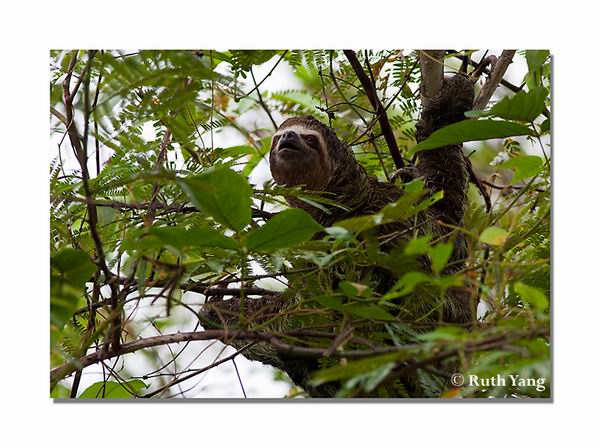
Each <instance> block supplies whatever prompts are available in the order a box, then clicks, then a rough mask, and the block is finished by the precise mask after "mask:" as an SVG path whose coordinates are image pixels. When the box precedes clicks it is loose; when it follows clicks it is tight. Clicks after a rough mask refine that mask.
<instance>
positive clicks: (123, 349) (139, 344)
mask: <svg viewBox="0 0 600 448" xmlns="http://www.w3.org/2000/svg"><path fill="white" fill-rule="evenodd" d="M548 335H549V330H548V329H547V328H545V327H543V328H538V329H534V330H531V331H526V332H515V333H509V334H503V335H495V336H492V337H490V338H487V339H484V340H482V341H478V342H469V343H466V344H465V346H464V347H461V348H455V349H451V350H448V351H445V352H442V353H440V354H439V355H436V356H434V357H432V358H428V359H427V360H425V361H418V362H415V363H413V364H411V365H417V367H415V368H418V367H420V366H421V365H425V364H430V363H433V362H435V361H437V360H439V359H444V358H447V357H450V356H454V355H457V354H458V353H459V352H461V351H463V352H474V351H480V350H490V349H491V348H494V347H496V346H498V344H501V343H502V342H504V343H506V342H508V341H510V342H514V341H517V340H520V339H525V338H530V337H536V336H548ZM282 336H285V334H283V335H282ZM212 339H217V340H220V341H222V342H225V343H227V341H230V340H232V339H235V340H248V341H261V342H267V343H268V344H270V345H271V346H273V348H275V349H276V350H277V351H278V352H280V353H282V354H287V355H292V356H303V357H317V358H319V357H323V356H325V354H326V353H327V351H328V348H327V347H324V348H318V347H301V346H297V345H291V344H287V343H285V342H283V341H281V339H279V338H278V337H276V336H274V335H271V334H268V333H264V332H258V331H235V332H232V331H228V330H227V329H224V330H204V331H192V332H186V333H172V334H166V335H160V336H153V337H149V338H143V339H138V340H137V341H133V342H128V343H125V344H122V345H121V346H120V347H119V348H118V349H117V350H114V351H112V352H108V351H106V350H98V351H96V352H94V353H91V354H89V355H87V356H84V357H82V358H79V359H78V360H73V361H72V362H70V363H67V364H63V365H61V366H59V367H56V368H54V369H52V370H51V371H50V383H51V388H52V387H54V385H55V384H56V383H58V381H60V380H62V379H63V378H65V377H67V376H68V375H70V374H71V373H73V372H74V371H76V370H78V369H83V368H85V367H88V366H90V365H92V364H96V363H98V362H101V361H104V360H106V359H110V358H113V357H115V356H121V355H125V354H127V353H133V352H135V351H138V350H141V349H145V348H150V347H158V346H161V345H167V344H175V343H180V342H188V341H206V340H212ZM422 347H423V344H418V343H417V344H405V345H402V346H390V347H380V348H372V349H368V350H348V351H334V352H333V353H331V354H330V356H331V357H332V358H348V359H360V358H364V357H368V356H374V355H381V354H386V353H394V352H400V351H406V350H415V349H419V348H422Z"/></svg>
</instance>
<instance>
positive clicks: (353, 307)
mask: <svg viewBox="0 0 600 448" xmlns="http://www.w3.org/2000/svg"><path fill="white" fill-rule="evenodd" d="M344 311H346V312H347V313H348V314H352V315H353V316H356V317H366V318H367V319H373V320H385V321H391V320H395V319H396V318H395V317H394V316H392V315H391V314H390V313H388V312H387V311H386V310H384V309H383V308H381V307H379V306H377V305H367V304H363V303H353V304H350V305H344Z"/></svg>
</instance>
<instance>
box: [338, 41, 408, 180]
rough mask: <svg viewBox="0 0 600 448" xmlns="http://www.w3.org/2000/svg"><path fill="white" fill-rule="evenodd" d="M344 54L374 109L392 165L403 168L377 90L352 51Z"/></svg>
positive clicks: (400, 156) (394, 138)
mask: <svg viewBox="0 0 600 448" xmlns="http://www.w3.org/2000/svg"><path fill="white" fill-rule="evenodd" d="M344 54H345V55H346V58H347V59H348V62H350V65H351V66H352V68H353V69H354V72H355V73H356V76H357V77H358V80H359V81H360V83H361V85H362V86H363V88H364V89H365V92H366V94H367V98H368V99H369V102H370V103H371V106H373V108H374V109H375V113H376V114H377V119H378V121H379V125H380V126H381V131H382V132H383V136H384V138H385V142H386V143H387V145H388V148H389V150H390V154H391V155H392V159H394V165H396V168H397V169H400V168H403V167H404V161H403V160H402V155H401V154H400V148H399V147H398V143H397V142H396V137H395V136H394V131H393V130H392V126H391V125H390V120H389V119H388V116H387V114H386V112H385V109H384V107H383V104H381V101H380V100H379V97H378V96H377V90H376V89H375V85H374V84H373V83H372V82H371V80H370V79H369V76H368V75H367V74H366V73H365V71H364V69H363V68H362V66H361V65H360V62H359V60H358V57H356V53H355V52H354V51H352V50H344Z"/></svg>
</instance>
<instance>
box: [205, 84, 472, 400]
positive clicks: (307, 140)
mask: <svg viewBox="0 0 600 448" xmlns="http://www.w3.org/2000/svg"><path fill="white" fill-rule="evenodd" d="M473 97H474V95H473V84H472V82H471V81H469V80H468V79H467V78H466V77H464V76H462V75H460V74H459V75H456V76H454V77H452V78H448V79H445V80H444V84H443V87H442V89H441V90H440V93H439V94H438V95H437V97H435V98H434V99H433V100H432V101H431V102H430V104H429V105H428V107H426V108H425V109H424V110H423V111H422V115H421V119H420V120H419V122H418V124H417V141H421V140H423V139H425V138H427V137H428V136H429V135H431V133H432V132H433V131H435V130H437V129H440V128H442V127H443V126H446V125H448V124H451V123H455V122H458V121H461V120H463V119H465V117H464V113H465V112H466V111H468V110H470V109H471V107H472V104H473ZM467 163H468V161H467V160H466V158H465V156H464V154H463V152H462V149H461V145H452V146H446V147H444V148H439V149H435V150H428V151H422V152H420V153H419V155H418V158H417V163H416V164H415V166H414V167H413V168H412V173H413V175H414V177H416V178H421V179H423V180H424V182H425V186H426V188H427V189H428V191H429V192H436V191H440V190H442V191H443V192H444V196H443V199H441V200H440V201H438V202H436V203H434V204H433V205H432V206H431V207H429V208H428V209H427V210H425V211H423V212H421V213H419V215H418V216H417V217H416V218H415V219H417V220H418V222H419V223H423V225H420V226H419V227H418V228H419V233H421V234H431V235H434V237H439V238H441V239H449V238H452V240H453V241H454V243H455V248H454V253H453V254H452V257H451V260H450V261H451V263H450V266H451V267H448V268H446V270H445V271H444V273H446V274H450V273H454V272H457V271H458V270H460V269H461V268H462V267H463V266H464V262H463V260H464V258H465V249H464V244H463V241H462V238H461V236H460V235H459V234H457V232H452V228H456V227H460V226H462V224H463V216H464V213H465V209H466V206H467V184H468V171H467ZM270 165H271V172H272V174H273V178H274V180H275V181H276V182H277V183H278V184H280V185H285V186H288V187H292V186H297V185H304V186H306V187H307V188H308V189H310V190H319V191H322V192H324V194H325V195H327V196H328V197H330V198H331V199H333V200H335V201H336V202H337V203H339V204H341V205H343V206H344V207H345V209H346V210H344V209H337V208H336V209H333V210H332V211H331V212H330V213H325V212H324V211H323V210H321V209H319V208H316V207H314V206H311V205H309V204H308V203H306V202H304V201H301V200H299V199H297V198H293V197H290V198H288V199H287V200H288V203H289V204H290V206H292V207H297V208H302V209H304V210H306V211H307V212H308V213H310V214H311V215H312V216H313V217H314V218H315V220H316V221H318V222H319V223H320V224H322V225H323V226H331V225H333V224H334V223H335V222H337V221H340V220H342V219H346V218H350V217H353V216H357V215H364V214H370V213H375V212H377V211H379V210H381V208H382V207H384V206H385V205H386V204H389V203H391V202H394V201H396V200H398V199H399V198H400V197H401V195H402V190H401V189H400V188H399V187H397V186H396V185H394V184H391V183H388V182H381V181H379V180H377V179H376V178H374V177H372V176H369V175H368V174H367V172H366V170H365V169H364V168H363V167H362V166H361V165H360V164H359V163H358V162H357V161H356V159H355V157H354V153H353V152H352V150H351V149H350V148H349V147H348V146H347V145H345V144H344V143H342V142H341V141H340V140H339V139H338V137H337V136H336V134H335V133H334V132H333V131H332V130H331V129H329V128H328V127H326V126H325V125H323V124H322V123H321V122H319V121H318V120H316V119H315V118H313V117H310V116H306V117H294V118H290V119H288V120H286V121H285V122H284V123H283V124H282V125H281V126H280V128H279V130H278V131H277V133H276V134H275V135H274V137H273V144H272V148H271V152H270ZM414 224H415V222H414V220H411V222H397V223H393V224H388V225H386V226H382V227H385V229H381V230H380V231H381V233H384V232H385V233H386V234H387V233H391V232H393V231H397V230H404V229H408V228H412V227H413V226H414ZM448 224H449V225H450V226H448ZM397 234H398V235H404V236H399V237H398V239H399V240H401V239H408V238H409V237H410V236H411V234H412V232H397ZM450 234H452V236H450ZM398 243H401V241H393V242H392V243H391V247H393V246H394V245H398ZM423 265H424V268H425V269H427V268H428V266H427V262H426V261H423ZM337 274H340V273H339V272H337ZM341 274H342V275H343V274H344V273H343V272H342V273H341ZM370 275H371V278H372V277H373V276H379V277H383V280H385V281H383V282H382V281H380V284H387V285H391V284H393V283H394V282H395V281H396V280H397V279H395V278H386V276H387V277H390V276H392V274H391V273H390V272H389V271H386V270H382V269H380V270H372V271H371V272H370ZM380 280H382V279H380ZM297 289H299V290H302V287H300V288H297ZM305 292H306V291H305ZM382 292H385V291H382ZM298 300H301V297H298V295H297V293H294V292H292V291H291V290H290V289H288V290H287V291H286V292H284V293H281V294H277V295H267V296H264V297H262V298H259V299H250V298H248V299H247V300H246V302H245V303H246V305H245V310H244V314H245V316H248V318H249V320H251V321H252V320H253V321H254V322H257V323H261V322H264V321H266V320H267V319H271V318H272V317H273V316H274V315H277V314H281V316H282V317H281V318H280V319H277V320H275V321H274V323H273V326H274V330H276V331H277V330H279V331H284V330H286V329H289V327H290V322H289V319H288V318H286V317H285V316H286V315H285V313H284V311H285V310H286V309H287V308H289V307H290V306H291V305H293V304H294V303H297V302H298ZM471 302H472V301H471V300H470V294H469V292H468V291H467V290H466V289H464V288H451V289H450V290H449V291H448V292H447V293H446V297H445V300H444V302H443V312H442V316H439V314H437V313H432V312H431V311H432V309H431V308H432V305H431V302H427V301H425V302H424V303H425V305H420V303H421V302H419V301H418V300H416V299H415V301H414V306H413V307H412V308H411V307H410V306H408V309H409V310H410V312H411V313H415V314H417V313H419V314H417V315H416V316H406V315H404V316H403V317H404V318H407V317H412V318H413V319H414V318H415V317H418V316H419V315H420V316H423V315H426V314H429V315H431V317H432V319H431V320H430V321H431V322H438V321H440V320H443V321H445V322H450V323H458V324H468V323H469V322H472V319H473V311H474V308H475V306H474V304H473V303H471ZM239 306H240V302H239V299H235V298H234V299H231V300H225V301H217V302H209V303H208V305H206V309H205V310H204V311H203V315H204V320H207V321H212V322H218V323H219V324H220V325H221V326H227V327H235V325H236V323H237V318H238V316H239ZM440 317H441V319H440ZM362 330H363V331H362V332H361V336H363V337H367V338H368V332H369V331H371V330H373V328H371V327H366V328H363V329H362ZM357 331H358V330H357ZM355 334H356V331H355ZM232 345H234V346H236V347H241V346H243V345H244V341H233V342H232ZM244 355H245V356H246V357H248V358H250V359H254V360H258V361H261V362H263V363H266V364H270V365H272V366H275V367H276V368H279V369H281V370H283V371H285V372H287V373H288V374H289V376H290V377H291V379H292V380H293V381H294V382H295V383H296V384H297V385H299V386H300V387H302V388H303V389H304V390H305V391H306V392H307V393H308V394H309V395H311V396H313V397H331V396H333V395H335V393H336V390H337V388H338V387H339V384H331V383H329V384H325V385H322V386H319V387H313V386H311V385H310V384H309V379H310V374H311V372H313V371H314V370H316V369H317V368H318V361H317V360H316V359H314V358H306V357H304V358H301V357H294V356H291V355H286V354H283V353H280V352H277V351H276V350H274V349H273V348H272V347H271V346H269V345H268V344H267V343H264V342H261V343H258V344H255V345H254V346H253V347H252V348H250V349H249V350H248V351H246V352H245V353H244ZM442 368H443V367H442ZM453 368H454V367H453V366H448V365H446V366H445V370H446V371H447V372H450V371H451V369H453ZM443 369H444V368H443ZM403 382H404V385H403V389H404V391H405V392H407V393H408V394H409V395H410V396H417V397H418V396H421V397H422V396H431V394H432V392H431V391H430V390H427V389H426V388H424V387H423V386H422V385H420V384H419V381H418V378H417V375H416V374H412V375H410V376H408V377H406V378H403ZM438 392H439V391H437V392H435V393H438Z"/></svg>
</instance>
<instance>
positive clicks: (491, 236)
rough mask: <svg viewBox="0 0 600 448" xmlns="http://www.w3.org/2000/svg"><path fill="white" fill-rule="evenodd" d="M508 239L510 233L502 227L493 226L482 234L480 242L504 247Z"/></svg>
mask: <svg viewBox="0 0 600 448" xmlns="http://www.w3.org/2000/svg"><path fill="white" fill-rule="evenodd" d="M507 238H508V232H507V231H506V230H504V229H501V228H500V227H496V226H492V227H488V228H487V229H485V230H484V231H483V232H481V235H480V236H479V241H481V242H482V243H485V244H489V245H490V246H502V245H503V244H504V242H505V241H506V239H507Z"/></svg>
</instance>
